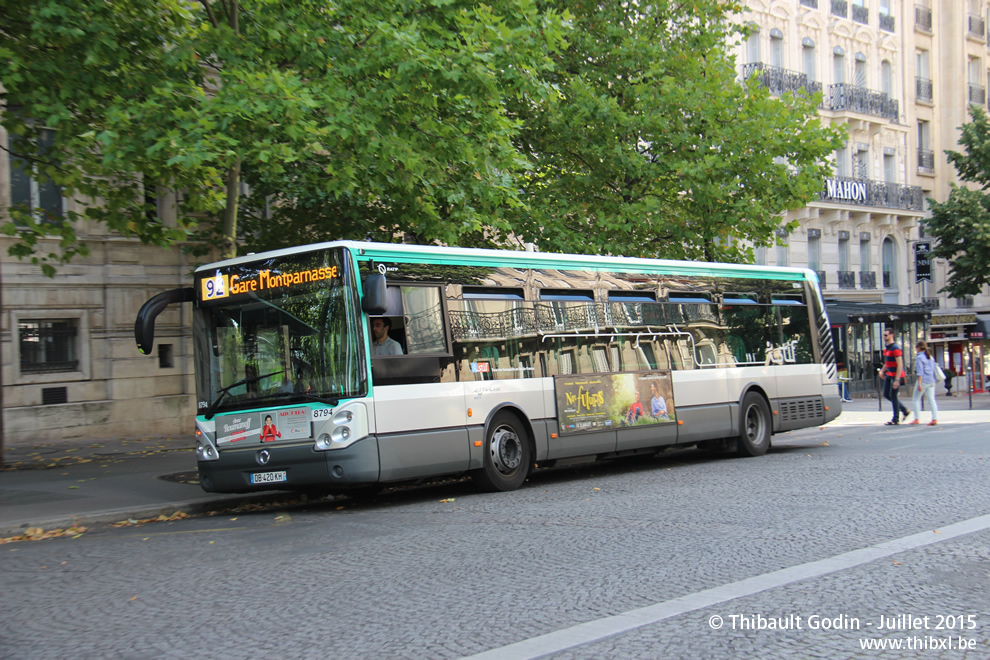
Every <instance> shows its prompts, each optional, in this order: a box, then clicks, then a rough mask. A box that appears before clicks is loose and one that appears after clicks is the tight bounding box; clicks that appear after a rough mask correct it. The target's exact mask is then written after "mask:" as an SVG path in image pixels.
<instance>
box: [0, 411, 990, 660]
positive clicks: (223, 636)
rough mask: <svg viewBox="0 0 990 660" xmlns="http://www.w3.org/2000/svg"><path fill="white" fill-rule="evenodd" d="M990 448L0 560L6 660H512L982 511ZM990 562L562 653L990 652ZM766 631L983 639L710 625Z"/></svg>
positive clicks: (868, 573)
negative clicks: (914, 629) (566, 634)
mask: <svg viewBox="0 0 990 660" xmlns="http://www.w3.org/2000/svg"><path fill="white" fill-rule="evenodd" d="M908 433H912V434H914V435H911V436H910V437H909V436H908V435H907V434H908ZM906 438H907V440H908V441H909V442H908V441H906ZM988 441H990V425H987V424H986V423H985V422H983V423H965V424H964V423H959V424H946V425H944V426H940V427H937V428H924V427H921V428H918V427H914V428H910V429H909V428H905V427H898V428H885V427H882V426H878V425H876V424H875V423H873V422H870V423H869V424H866V423H863V424H857V423H854V422H850V423H847V424H846V425H836V426H834V427H833V426H828V427H825V428H824V429H821V430H819V429H810V430H806V431H800V432H794V433H790V434H785V435H782V436H777V437H775V440H774V442H775V448H774V450H773V451H772V452H771V453H770V454H768V455H767V456H765V457H762V458H759V459H734V458H721V457H709V456H702V455H699V454H697V453H680V454H670V455H661V456H660V457H658V458H651V459H640V460H638V461H626V462H622V463H614V464H608V465H596V466H593V467H586V468H579V469H572V470H566V471H553V472H547V473H542V474H540V475H537V476H536V477H534V478H532V479H531V480H530V482H529V483H528V484H527V486H526V487H525V488H523V489H521V490H519V491H515V492H512V493H500V494H478V493H475V492H474V491H472V490H471V488H470V486H469V485H467V484H464V483H451V484H444V485H438V486H429V487H424V488H421V489H418V490H415V489H414V490H411V491H407V492H400V493H392V494H388V495H387V496H385V497H380V498H378V499H376V500H374V501H373V502H371V503H368V504H341V503H339V502H329V503H325V504H317V505H310V506H307V507H299V508H294V509H288V510H280V511H268V512H264V513H256V514H250V513H248V514H240V515H229V514H228V515H224V516H216V517H204V518H198V519H191V520H184V521H178V522H174V523H167V524H161V525H148V526H143V527H130V528H120V529H114V528H107V529H104V530H95V531H93V532H90V533H87V534H85V535H83V536H82V537H80V538H78V539H55V540H50V541H43V542H35V543H21V544H11V545H8V546H0V589H2V592H3V594H4V605H3V616H2V617H0V656H2V657H11V658H15V657H16V658H49V657H50V658H55V657H59V658H61V657H66V656H72V657H80V658H91V657H98V658H104V657H106V658H147V657H164V658H180V657H183V658H184V657H187V656H190V655H193V654H198V655H206V656H208V657H211V658H247V657H257V656H259V655H272V654H278V655H280V656H283V657H293V658H417V659H420V658H438V659H447V658H459V657H463V656H470V655H472V654H478V653H482V652H486V651H491V650H495V651H496V654H498V650H499V649H504V650H505V652H504V654H501V655H500V657H513V656H510V655H509V652H510V649H509V648H506V647H508V645H511V644H514V643H517V642H523V641H525V640H530V639H532V638H536V637H539V636H541V635H547V634H550V633H554V632H556V631H561V630H565V631H566V630H567V629H569V628H571V627H573V626H578V625H581V624H586V623H588V622H595V621H599V620H601V621H608V620H609V619H608V618H609V617H614V616H616V615H621V614H623V613H628V612H631V611H633V610H637V609H639V608H645V607H649V606H653V605H656V604H658V603H666V602H670V601H674V600H675V599H679V598H691V597H692V596H694V595H696V594H698V593H699V592H702V591H704V590H709V589H718V588H725V587H726V585H734V584H737V583H740V582H741V581H743V580H746V579H748V578H759V576H765V575H767V574H770V573H772V572H774V571H780V570H782V569H787V568H791V567H799V566H802V565H806V564H809V563H811V562H818V561H820V560H823V559H828V558H831V557H836V556H839V555H842V554H843V553H849V552H852V551H856V550H860V549H863V548H870V547H873V546H876V545H878V544H882V543H885V542H889V541H891V540H894V539H902V538H904V537H909V536H911V535H914V534H919V533H922V532H930V533H931V534H933V535H934V534H937V533H938V531H939V529H940V528H947V526H949V525H951V524H954V523H960V522H961V521H968V520H974V519H979V518H980V517H982V516H986V515H988V514H990V442H988ZM908 444H910V448H909V449H903V447H906V446H907V445H908ZM988 560H990V531H987V529H985V528H984V529H982V530H978V531H976V532H974V533H971V534H967V535H963V536H957V537H954V538H950V539H949V540H946V541H944V542H937V543H934V544H931V545H926V546H923V547H918V548H914V549H909V550H906V551H903V552H897V553H893V554H889V556H886V557H883V558H880V559H877V560H875V561H871V562H866V563H863V564H861V565H857V566H854V567H849V568H843V569H841V570H837V571H835V572H831V573H828V574H825V575H821V576H818V577H813V578H809V579H805V580H798V581H795V582H792V583H789V584H786V585H783V586H779V587H776V588H773V589H769V590H766V591H760V592H757V593H746V594H743V595H742V596H741V597H739V598H736V599H733V600H726V601H724V602H720V603H718V604H715V605H711V606H708V607H703V608H700V609H696V610H692V611H685V612H684V613H682V614H678V615H676V616H671V617H668V618H665V619H663V620H659V621H656V622H652V623H651V622H647V623H646V625H643V626H641V627H638V628H635V629H632V630H629V631H627V632H623V633H621V634H617V635H613V636H608V634H609V630H608V628H607V626H604V627H603V632H602V635H601V636H600V638H598V639H595V640H593V641H590V642H588V643H585V644H582V645H581V646H578V647H576V648H566V645H565V646H561V647H558V648H557V649H556V650H552V649H551V652H550V654H549V657H554V658H561V659H564V658H566V659H584V658H604V657H622V658H644V659H646V658H660V657H662V658H698V657H710V658H783V657H787V658H794V657H828V658H852V657H878V656H879V657H890V658H895V657H896V658H903V657H907V658H915V657H917V658H942V657H944V658H986V657H990V596H988V590H987V589H986V585H987V584H990V561H988ZM757 582H758V580H757ZM757 614H759V615H761V616H764V617H783V616H788V615H795V616H801V617H804V621H805V623H806V624H807V622H808V617H810V616H811V615H814V614H818V615H821V616H826V617H828V618H835V617H839V616H845V617H849V618H856V619H859V620H860V622H861V625H864V624H865V622H867V621H876V620H877V619H878V618H879V617H880V616H881V615H883V616H896V615H899V614H906V615H912V616H922V617H923V616H929V617H930V621H931V622H932V625H934V621H935V619H934V617H937V616H939V615H941V616H943V617H946V616H957V615H964V616H969V615H972V618H971V619H967V620H972V621H973V622H974V626H975V627H973V628H967V629H966V630H965V631H960V630H958V629H956V630H953V631H945V630H942V631H936V630H925V631H921V632H922V633H923V634H921V635H917V636H918V637H919V638H923V637H929V636H930V637H935V638H938V639H942V638H946V637H948V636H949V635H948V634H947V633H951V634H952V635H953V636H957V637H958V636H961V637H965V638H966V639H967V640H970V639H971V640H974V642H973V643H974V644H975V649H970V650H967V651H957V650H952V651H949V650H945V649H930V648H929V649H908V650H900V651H889V650H888V651H876V650H864V649H862V648H861V644H860V640H861V639H874V640H875V639H891V640H893V639H902V638H903V639H904V640H905V641H906V640H907V639H908V638H909V637H912V636H913V635H909V634H907V633H904V632H901V631H891V632H889V633H886V634H883V633H882V632H881V633H879V634H878V632H877V631H876V630H874V629H867V628H865V627H864V628H861V629H860V630H848V629H847V630H835V629H827V630H813V629H809V628H802V629H799V630H798V629H795V630H787V631H784V630H775V631H769V630H755V629H746V630H739V629H735V630H733V629H732V628H731V625H729V624H723V627H722V628H719V629H713V627H712V625H711V623H710V620H711V617H712V616H715V615H718V616H721V617H722V618H723V621H724V622H729V621H731V616H732V615H743V616H748V617H753V616H755V615H757ZM516 657H526V656H516Z"/></svg>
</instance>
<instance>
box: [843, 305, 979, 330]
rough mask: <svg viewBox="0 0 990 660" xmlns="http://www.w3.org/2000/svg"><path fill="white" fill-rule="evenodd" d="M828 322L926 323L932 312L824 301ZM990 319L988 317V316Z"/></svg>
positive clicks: (910, 308) (889, 306)
mask: <svg viewBox="0 0 990 660" xmlns="http://www.w3.org/2000/svg"><path fill="white" fill-rule="evenodd" d="M825 309H826V311H827V312H828V320H829V322H830V323H832V324H833V325H843V324H846V323H893V322H895V321H897V322H904V321H906V322H911V321H914V322H922V323H923V322H926V321H928V320H930V319H931V316H932V312H931V310H930V309H928V308H927V307H923V306H922V305H892V304H888V303H870V302H850V301H846V300H826V301H825ZM988 318H990V315H988Z"/></svg>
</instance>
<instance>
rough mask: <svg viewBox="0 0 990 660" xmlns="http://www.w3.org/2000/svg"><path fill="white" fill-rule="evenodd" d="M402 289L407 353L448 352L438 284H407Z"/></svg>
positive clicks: (403, 324)
mask: <svg viewBox="0 0 990 660" xmlns="http://www.w3.org/2000/svg"><path fill="white" fill-rule="evenodd" d="M401 289H402V311H403V316H402V326H403V331H404V337H403V340H404V342H405V346H404V348H405V349H406V351H405V352H406V354H407V355H416V354H424V353H432V354H436V353H446V352H447V338H446V333H445V332H444V313H443V305H442V304H441V302H440V289H439V288H438V287H435V286H403V287H401ZM400 343H402V342H400Z"/></svg>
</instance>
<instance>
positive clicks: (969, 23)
mask: <svg viewBox="0 0 990 660" xmlns="http://www.w3.org/2000/svg"><path fill="white" fill-rule="evenodd" d="M985 32H986V23H985V22H984V20H983V17H982V16H977V15H974V14H969V15H968V16H966V36H968V37H976V38H977V39H983V35H984V33H985Z"/></svg>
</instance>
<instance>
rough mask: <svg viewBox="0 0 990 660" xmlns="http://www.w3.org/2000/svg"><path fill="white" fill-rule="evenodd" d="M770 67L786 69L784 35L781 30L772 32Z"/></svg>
mask: <svg viewBox="0 0 990 660" xmlns="http://www.w3.org/2000/svg"><path fill="white" fill-rule="evenodd" d="M770 66H775V67H777V68H778V69H783V68H784V35H783V34H782V33H780V30H772V31H771V32H770Z"/></svg>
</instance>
